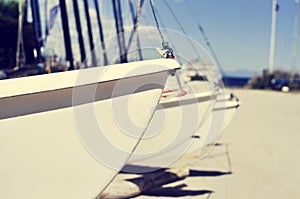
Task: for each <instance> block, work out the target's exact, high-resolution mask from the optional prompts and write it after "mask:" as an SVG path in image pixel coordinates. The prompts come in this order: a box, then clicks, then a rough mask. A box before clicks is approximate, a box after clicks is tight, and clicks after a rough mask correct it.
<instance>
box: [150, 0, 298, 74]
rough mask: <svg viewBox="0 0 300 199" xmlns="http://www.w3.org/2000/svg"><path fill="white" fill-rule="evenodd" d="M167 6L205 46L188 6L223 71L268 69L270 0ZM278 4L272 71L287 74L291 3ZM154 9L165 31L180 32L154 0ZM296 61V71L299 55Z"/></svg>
mask: <svg viewBox="0 0 300 199" xmlns="http://www.w3.org/2000/svg"><path fill="white" fill-rule="evenodd" d="M168 2H169V4H170V5H171V7H172V8H173V10H174V11H175V12H176V13H177V17H178V18H179V20H180V21H181V23H182V24H183V25H184V27H185V28H186V32H188V34H189V35H190V36H191V37H192V38H194V39H195V40H197V41H198V42H199V43H201V44H202V45H203V46H205V42H204V40H203V38H202V36H201V34H200V33H199V31H198V30H197V26H196V22H195V20H194V18H193V17H192V15H191V14H190V8H189V7H188V5H187V3H189V4H190V5H191V6H192V8H193V12H194V13H195V15H196V16H197V18H198V22H199V23H201V25H202V26H203V28H204V30H205V31H206V33H207V36H208V38H209V40H210V42H211V45H212V46H213V48H214V50H215V52H216V54H217V56H218V57H219V60H220V62H221V63H222V65H223V67H224V69H225V70H237V69H246V70H253V71H258V72H260V71H261V70H262V69H264V68H268V64H269V48H270V47H269V46H270V34H271V11H272V0H251V1H249V0H226V1H224V0H174V1H173V0H168ZM278 4H279V5H280V9H279V11H278V12H277V28H276V49H275V66H274V67H275V69H279V68H280V69H285V70H291V54H292V42H293V31H294V12H295V2H294V0H278ZM155 5H156V7H157V9H158V10H159V13H160V15H161V16H163V18H164V24H167V25H166V26H167V27H168V28H171V29H176V30H178V31H180V29H179V27H178V26H177V25H176V23H175V22H174V19H173V18H172V16H171V15H170V13H169V11H168V10H167V8H166V7H165V6H164V4H163V2H162V1H160V0H159V1H157V0H156V4H155ZM298 28H300V25H299V26H298ZM298 33H300V31H298ZM299 39H300V37H299ZM299 45H300V42H299V40H298V46H299ZM205 47H206V46H205ZM298 49H299V48H298ZM298 51H299V50H298ZM297 57H298V58H297V61H296V63H297V69H298V71H299V70H300V59H299V58H300V52H298V56H297Z"/></svg>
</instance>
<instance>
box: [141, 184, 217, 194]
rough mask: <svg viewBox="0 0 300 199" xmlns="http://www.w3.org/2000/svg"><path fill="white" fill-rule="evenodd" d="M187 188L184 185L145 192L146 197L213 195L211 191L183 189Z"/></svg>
mask: <svg viewBox="0 0 300 199" xmlns="http://www.w3.org/2000/svg"><path fill="white" fill-rule="evenodd" d="M184 187H187V185H186V184H182V185H179V186H175V187H159V188H155V189H151V190H149V191H146V192H143V193H142V195H145V196H157V197H163V196H164V197H182V196H200V195H204V194H211V193H213V191H211V190H186V189H182V188H184Z"/></svg>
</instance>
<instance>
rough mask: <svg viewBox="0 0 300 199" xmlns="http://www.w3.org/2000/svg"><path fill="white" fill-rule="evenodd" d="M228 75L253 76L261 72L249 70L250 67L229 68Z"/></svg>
mask: <svg viewBox="0 0 300 199" xmlns="http://www.w3.org/2000/svg"><path fill="white" fill-rule="evenodd" d="M225 73H226V74H225V75H226V76H234V77H253V76H255V75H257V74H260V72H258V71H254V70H248V69H237V70H227V71H225Z"/></svg>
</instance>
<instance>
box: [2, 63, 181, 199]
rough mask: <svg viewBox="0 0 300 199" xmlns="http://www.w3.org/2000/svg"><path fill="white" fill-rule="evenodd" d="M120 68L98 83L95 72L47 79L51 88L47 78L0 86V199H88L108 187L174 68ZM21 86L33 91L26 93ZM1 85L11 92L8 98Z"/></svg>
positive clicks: (164, 65) (136, 65)
mask: <svg viewBox="0 0 300 199" xmlns="http://www.w3.org/2000/svg"><path fill="white" fill-rule="evenodd" d="M132 65H134V66H133V67H131V66H132ZM145 65H146V67H147V66H148V68H146V69H145V70H144V71H146V72H143V69H142V67H145ZM122 67H123V68H122ZM122 67H119V66H117V65H115V66H110V67H108V71H105V74H104V75H103V74H100V75H101V78H99V73H98V74H97V75H98V76H97V77H98V78H97V81H95V82H94V84H93V82H92V81H93V79H92V80H90V79H85V78H84V79H83V80H82V81H81V80H79V83H78V78H77V79H76V78H75V80H77V81H76V82H75V81H73V80H74V79H72V77H73V75H78V73H76V72H73V71H72V72H66V73H65V74H63V73H62V74H53V75H54V76H55V78H54V79H52V81H55V80H56V81H57V82H59V81H61V82H62V84H58V85H55V84H56V83H57V82H53V83H51V82H50V83H49V82H48V81H49V78H50V79H51V75H50V77H49V76H45V78H44V79H43V78H42V77H28V78H27V77H26V78H21V79H15V80H7V81H8V82H7V81H3V82H0V87H1V88H3V89H2V90H5V89H6V91H5V92H4V94H2V96H0V106H1V110H3V111H1V115H0V118H1V119H0V128H1V132H0V156H1V159H2V161H1V165H0V176H1V178H0V186H1V189H0V198H7V199H15V198H30V199H38V198H49V199H50V198H51V199H53V198H72V199H74V198H78V199H82V198H94V197H96V196H97V195H98V194H99V193H100V192H101V191H102V190H103V189H104V188H105V187H106V186H107V185H108V184H109V183H110V181H111V180H112V179H113V178H114V176H115V175H116V174H117V173H118V172H119V170H120V169H121V168H122V167H123V166H124V164H125V163H126V161H127V160H128V158H129V156H130V155H131V153H132V152H133V150H134V149H135V147H136V146H137V144H138V143H139V141H140V139H141V137H142V135H143V133H144V131H145V129H146V127H147V126H148V123H149V121H150V119H151V117H152V114H153V110H154V107H155V106H156V104H157V103H158V101H159V98H160V96H161V92H162V89H163V87H164V84H165V81H166V79H167V77H168V75H169V71H170V70H173V69H176V68H178V67H179V65H178V64H177V62H176V61H174V60H156V61H144V62H139V63H137V62H136V63H134V64H123V65H122ZM88 70H89V69H87V70H86V71H85V72H88ZM97 70H100V71H101V70H102V69H92V73H91V74H94V75H95V72H96V71H97ZM131 70H133V71H134V72H133V73H132V71H131ZM137 71H138V72H137ZM98 72H99V71H98ZM102 72H103V71H102ZM70 73H71V74H70ZM116 73H117V75H116ZM128 74H129V75H128ZM132 74H133V75H132ZM67 77H68V78H70V79H67ZM87 77H88V76H87ZM71 80H72V81H71ZM29 81H30V82H31V83H32V82H35V83H39V84H40V85H35V84H32V87H31V88H30V87H28V86H26V84H28V85H30V84H31V83H30V82H29ZM66 81H67V82H66ZM20 83H23V84H22V85H21V84H20ZM43 84H45V85H44V86H43ZM47 84H48V85H47ZM49 84H50V85H49ZM53 84H54V85H53ZM72 85H73V86H74V87H75V90H73V92H70V90H69V89H70V87H69V86H72ZM8 87H10V89H11V88H13V87H16V88H15V90H12V91H11V92H13V93H10V92H9V90H10V89H8ZM19 87H23V89H20V88H19ZM47 87H48V88H49V87H50V88H51V89H49V90H47V89H46V88H47ZM26 89H27V90H26ZM25 91H26V92H25ZM13 106H15V107H13ZM124 117H126V118H124ZM123 119H124V120H123ZM124 121H125V122H124ZM128 121H130V122H131V123H129V124H128ZM126 124H128V125H126Z"/></svg>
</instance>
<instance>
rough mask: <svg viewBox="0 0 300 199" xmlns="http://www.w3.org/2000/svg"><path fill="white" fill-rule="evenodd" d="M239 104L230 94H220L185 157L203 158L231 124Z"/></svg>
mask: <svg viewBox="0 0 300 199" xmlns="http://www.w3.org/2000/svg"><path fill="white" fill-rule="evenodd" d="M240 104H241V103H240V101H239V100H238V99H237V98H236V97H235V96H233V95H232V94H230V95H227V94H220V95H219V96H218V97H217V99H216V102H215V104H214V105H213V110H212V112H211V114H210V115H209V116H208V117H207V120H206V121H205V122H204V124H203V125H202V126H201V128H200V129H199V130H198V132H197V133H196V134H195V137H194V141H193V144H192V145H191V147H190V148H189V149H188V150H187V151H186V153H185V156H186V157H196V156H197V157H198V158H200V157H205V155H207V153H208V152H210V151H211V149H212V148H213V146H214V144H215V143H216V142H217V141H218V138H219V136H220V135H221V133H222V132H223V130H224V129H225V128H226V127H227V126H228V125H229V123H230V122H231V120H232V118H233V117H234V115H235V113H236V111H237V109H238V107H239V106H240Z"/></svg>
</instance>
